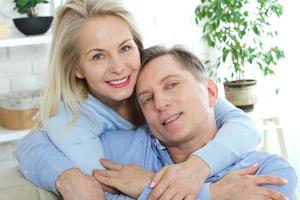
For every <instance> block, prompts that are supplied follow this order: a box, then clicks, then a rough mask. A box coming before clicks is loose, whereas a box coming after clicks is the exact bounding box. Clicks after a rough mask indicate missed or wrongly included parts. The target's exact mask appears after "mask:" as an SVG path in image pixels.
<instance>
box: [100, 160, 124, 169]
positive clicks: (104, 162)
mask: <svg viewBox="0 0 300 200" xmlns="http://www.w3.org/2000/svg"><path fill="white" fill-rule="evenodd" d="M100 163H101V164H102V165H103V166H104V167H105V168H106V169H112V170H121V169H122V167H123V165H119V164H117V163H114V162H111V161H109V160H107V159H104V158H102V159H100Z"/></svg>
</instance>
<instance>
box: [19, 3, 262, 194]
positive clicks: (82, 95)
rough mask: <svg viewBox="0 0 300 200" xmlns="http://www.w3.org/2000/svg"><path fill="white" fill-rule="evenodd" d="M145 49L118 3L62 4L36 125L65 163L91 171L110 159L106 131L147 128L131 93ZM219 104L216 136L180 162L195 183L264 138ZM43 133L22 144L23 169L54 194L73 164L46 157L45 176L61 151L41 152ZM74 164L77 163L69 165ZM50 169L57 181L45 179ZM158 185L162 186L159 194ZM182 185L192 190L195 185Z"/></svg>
mask: <svg viewBox="0 0 300 200" xmlns="http://www.w3.org/2000/svg"><path fill="white" fill-rule="evenodd" d="M142 49H143V45H142V41H141V37H140V35H139V32H138V31H137V29H136V27H135V24H134V20H133V18H132V16H131V15H130V13H129V12H128V11H127V10H126V9H125V8H124V7H123V6H122V5H121V4H119V2H118V1H114V0H73V1H67V2H66V3H65V4H64V5H62V6H61V7H60V8H59V9H58V12H57V15H56V16H55V20H54V24H53V39H52V46H51V50H50V59H49V61H50V62H49V74H48V81H47V85H46V88H45V93H44V98H43V101H42V105H41V108H40V118H39V123H38V127H37V129H36V130H39V129H42V130H45V131H46V132H47V134H48V136H49V137H50V139H51V141H52V142H53V143H54V144H55V146H56V147H57V148H58V149H59V150H60V151H62V152H63V154H64V155H66V156H67V157H68V158H69V159H70V160H69V161H66V159H64V160H65V161H64V162H65V166H69V168H71V167H72V166H73V167H77V168H79V169H80V170H81V171H83V172H85V173H86V174H87V175H90V174H91V172H92V169H94V168H103V167H102V166H101V165H100V163H99V162H98V161H99V159H100V158H103V157H104V152H103V149H102V144H101V141H100V140H99V135H100V134H101V133H103V132H106V131H109V130H116V129H122V130H131V129H134V128H136V127H138V126H140V125H142V123H143V120H142V117H140V115H139V112H138V110H137V109H136V104H135V102H134V100H133V98H131V96H132V93H133V90H134V85H135V82H136V79H137V76H138V72H139V68H140V53H141V51H142ZM219 101H220V103H219V104H218V105H219V106H218V107H217V108H216V110H215V113H216V118H217V123H218V124H219V125H220V126H219V127H220V129H219V131H218V134H217V137H216V138H215V139H214V141H213V142H211V143H209V144H208V145H207V146H206V147H205V148H202V149H200V150H198V151H196V152H195V153H194V154H195V156H192V157H191V158H190V159H188V160H187V161H186V162H184V163H181V164H180V165H179V167H178V166H176V170H177V171H176V172H177V174H180V175H182V176H185V177H187V178H189V177H191V180H197V183H195V184H194V185H195V187H201V185H202V184H200V183H199V182H198V180H202V183H203V182H204V180H205V179H206V178H207V177H208V176H209V175H213V174H215V173H216V172H218V171H219V170H220V169H222V168H223V167H224V166H227V165H229V164H230V163H232V162H234V161H235V159H236V158H237V157H238V156H239V155H241V154H242V153H245V152H247V151H249V150H251V149H252V148H253V147H254V146H255V145H256V144H258V142H259V139H260V137H259V134H258V133H257V132H256V129H255V128H254V126H253V125H252V123H251V121H250V120H249V118H247V117H246V115H245V114H244V113H243V112H241V111H240V110H238V109H236V108H234V107H233V106H232V105H231V104H229V103H228V102H227V101H225V100H224V99H220V100H219ZM221 126H222V127H221ZM39 134H40V135H41V134H43V133H41V132H39V131H37V133H35V134H33V135H32V136H31V137H29V138H26V139H25V140H23V141H22V142H21V143H20V144H19V146H18V148H17V157H18V159H19V161H20V169H21V171H22V172H23V174H24V175H25V177H27V178H28V179H30V180H31V181H33V182H34V183H35V184H36V185H38V186H40V187H44V188H48V189H51V190H52V191H56V190H55V189H56V188H55V181H56V180H57V179H58V177H62V175H63V174H64V173H63V172H64V171H65V170H66V169H67V167H64V168H63V167H62V168H59V169H58V167H54V165H56V164H57V163H51V162H48V163H47V166H46V167H47V168H49V169H53V170H52V171H49V172H47V173H39V171H41V170H44V169H42V168H44V167H41V165H40V162H42V160H45V158H47V157H51V160H52V161H55V160H57V161H59V162H60V165H62V159H60V158H61V157H62V156H63V155H62V154H61V153H58V151H57V153H56V154H55V156H56V157H55V156H53V154H51V152H54V151H55V150H56V149H55V147H54V146H53V145H52V144H50V143H47V144H48V146H47V148H48V150H47V151H46V152H44V153H43V154H42V153H41V152H43V146H42V145H40V146H35V145H34V144H36V142H40V144H42V141H36V139H35V138H38V137H37V136H34V135H39ZM236 137H239V138H240V140H239V141H238V142H237V141H236V140H230V139H228V138H232V139H234V138H236ZM39 138H43V140H47V138H45V137H39ZM29 141H30V142H29ZM43 142H46V141H43ZM216 149H218V150H219V151H216ZM25 152H26V154H25ZM220 152H222V154H220ZM55 158H57V159H55ZM29 160H30V162H29ZM72 161H74V163H75V164H74V165H72V164H70V163H72ZM68 162H69V163H68ZM28 163H30V164H28ZM29 165H34V166H35V168H29V167H28V166H29ZM52 166H53V167H52ZM180 166H181V168H180ZM170 167H172V166H170ZM54 169H55V170H54ZM36 171H37V172H36ZM49 174H51V180H52V181H49V180H48V181H41V180H46V179H47V176H48V175H49ZM61 174H62V175H61ZM37 176H38V179H37ZM163 177H166V176H163ZM177 177H178V176H177ZM195 177H197V178H195ZM170 178H174V177H172V176H171V177H170ZM192 178H193V179H192ZM185 180H186V179H185ZM160 187H162V186H160V183H157V185H156V186H155V189H154V191H155V190H158V189H159V188H160ZM163 188H165V187H163ZM184 189H185V190H187V193H188V190H189V187H186V188H184ZM197 189H199V188H197ZM63 196H64V194H63Z"/></svg>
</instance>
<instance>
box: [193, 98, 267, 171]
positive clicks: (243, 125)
mask: <svg viewBox="0 0 300 200" xmlns="http://www.w3.org/2000/svg"><path fill="white" fill-rule="evenodd" d="M215 118H216V123H217V127H218V132H217V134H216V136H215V138H214V139H213V140H211V141H210V142H209V143H208V144H207V145H205V146H204V147H203V148H201V149H199V150H198V151H196V152H194V153H193V155H195V156H198V157H200V158H201V159H202V160H203V161H204V162H205V163H206V164H207V165H208V167H209V169H210V175H214V174H216V173H217V172H218V171H220V170H222V169H224V168H225V167H227V166H229V165H230V164H232V163H233V162H234V161H235V160H236V159H237V158H238V157H239V156H241V155H242V154H244V153H247V152H249V151H251V150H253V148H254V147H255V146H257V145H258V144H259V143H260V141H261V135H260V134H259V132H258V131H257V129H256V127H255V125H254V123H253V122H252V120H251V119H250V118H249V117H248V116H247V115H246V114H245V113H244V112H243V111H242V110H240V109H238V108H236V107H235V106H233V105H232V104H231V103H229V102H228V101H227V100H226V99H224V98H219V99H218V102H217V105H216V107H215Z"/></svg>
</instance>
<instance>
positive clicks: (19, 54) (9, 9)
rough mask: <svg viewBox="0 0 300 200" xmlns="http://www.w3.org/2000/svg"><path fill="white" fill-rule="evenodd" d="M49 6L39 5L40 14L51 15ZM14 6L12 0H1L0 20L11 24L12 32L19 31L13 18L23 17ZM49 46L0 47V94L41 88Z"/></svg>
mask: <svg viewBox="0 0 300 200" xmlns="http://www.w3.org/2000/svg"><path fill="white" fill-rule="evenodd" d="M49 6H50V5H49V4H47V5H46V4H45V5H41V6H39V14H40V15H49V13H50V10H49ZM13 7H14V5H13V3H12V1H7V0H0V22H1V21H2V22H6V23H8V24H9V26H10V31H9V32H10V33H11V34H13V33H15V32H18V31H17V30H16V28H15V27H14V25H13V24H12V18H15V17H22V15H20V14H18V13H17V12H16V11H14V10H13ZM0 43H1V40H0ZM47 48H48V45H45V44H44V45H28V46H17V47H9V48H5V47H4V48H0V94H3V93H8V92H12V91H20V90H30V89H39V88H41V87H42V85H43V79H44V71H45V64H46V62H45V60H46V57H47Z"/></svg>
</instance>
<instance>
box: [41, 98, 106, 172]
mask: <svg viewBox="0 0 300 200" xmlns="http://www.w3.org/2000/svg"><path fill="white" fill-rule="evenodd" d="M91 113H92V112H90V111H89V110H85V111H84V112H83V111H82V112H80V114H79V118H78V119H77V120H76V121H75V122H74V123H72V122H71V123H70V122H69V121H70V120H72V118H73V116H72V114H70V112H69V111H68V110H67V109H66V107H65V106H64V105H63V104H62V103H61V105H60V108H59V112H58V113H57V114H56V115H55V116H54V117H52V118H50V119H49V120H48V122H47V129H46V131H47V134H48V136H49V138H50V140H51V141H52V142H53V144H54V145H55V146H56V147H57V148H58V149H59V150H60V151H62V152H63V153H64V154H65V155H66V156H67V157H68V158H69V159H70V160H72V161H73V162H74V163H75V165H76V166H77V168H79V169H80V170H81V171H82V172H84V173H85V174H87V175H91V174H92V170H93V169H104V168H103V167H102V165H101V164H100V162H99V159H100V158H104V157H105V156H104V150H103V145H102V142H101V140H100V139H99V135H100V134H102V133H103V132H104V130H105V129H106V124H107V123H106V121H107V120H106V119H104V117H103V116H101V115H98V116H94V115H93V114H91ZM68 120H69V121H68Z"/></svg>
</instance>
